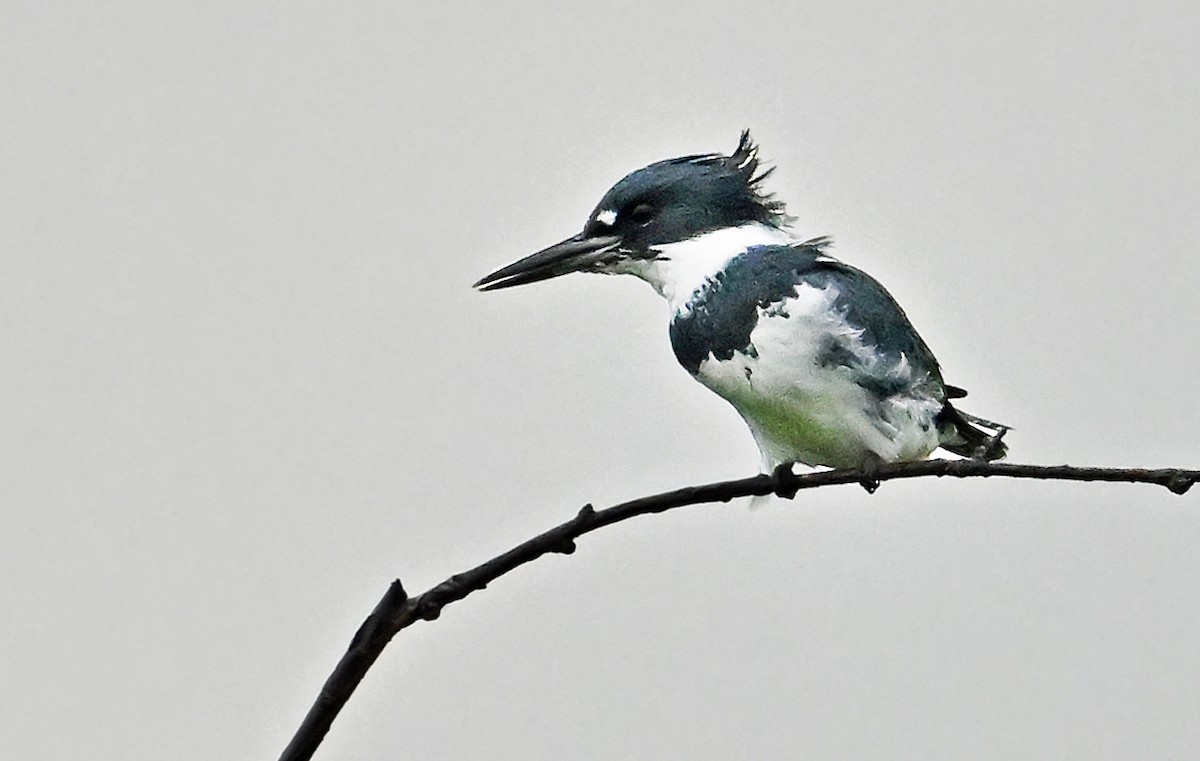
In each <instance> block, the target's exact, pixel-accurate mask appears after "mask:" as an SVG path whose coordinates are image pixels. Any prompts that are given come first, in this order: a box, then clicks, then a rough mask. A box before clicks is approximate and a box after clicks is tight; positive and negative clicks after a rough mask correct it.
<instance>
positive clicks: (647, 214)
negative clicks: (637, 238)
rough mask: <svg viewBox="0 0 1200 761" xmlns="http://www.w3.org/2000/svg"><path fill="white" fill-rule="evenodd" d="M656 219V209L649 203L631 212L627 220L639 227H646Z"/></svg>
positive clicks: (638, 206) (641, 204) (640, 205)
mask: <svg viewBox="0 0 1200 761" xmlns="http://www.w3.org/2000/svg"><path fill="white" fill-rule="evenodd" d="M653 218H654V207H653V206H651V205H650V204H648V203H639V204H638V205H637V206H634V207H633V209H632V210H631V211H630V212H629V214H628V216H627V219H629V221H631V222H633V223H634V224H637V225H644V224H646V223H648V222H649V221H650V220H651V219H653Z"/></svg>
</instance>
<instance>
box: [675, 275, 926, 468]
mask: <svg viewBox="0 0 1200 761" xmlns="http://www.w3.org/2000/svg"><path fill="white" fill-rule="evenodd" d="M836 296H837V293H836V290H835V289H833V288H828V289H820V288H815V287H811V286H800V287H799V288H798V292H797V295H796V296H795V297H793V298H789V299H787V300H786V301H784V302H783V304H782V305H781V307H782V308H779V307H776V308H772V309H769V310H762V309H760V310H759V311H760V314H759V319H758V323H757V325H756V326H755V328H754V330H753V331H752V332H751V334H750V342H751V344H752V345H753V347H754V350H755V351H753V352H750V353H742V352H735V353H734V355H733V357H732V358H730V359H728V360H718V359H715V358H713V357H712V356H711V355H710V356H709V357H708V358H707V359H705V360H704V361H703V362H702V363H701V364H700V368H699V373H698V374H697V378H698V380H700V382H701V383H703V384H704V385H706V386H708V387H709V388H711V389H712V390H713V391H715V392H717V393H718V394H720V395H721V396H723V397H724V398H725V399H727V400H729V402H730V403H732V404H733V406H734V407H735V408H736V409H737V410H738V412H740V413H741V415H742V417H743V418H744V419H745V420H746V423H747V424H748V425H749V426H750V430H751V432H752V433H753V434H754V438H755V440H756V441H757V442H758V447H759V450H760V451H761V453H762V462H763V467H764V468H766V469H768V470H769V469H771V468H774V467H776V466H778V465H780V464H782V463H785V462H791V461H799V462H803V463H806V464H808V465H825V466H829V467H839V468H857V467H862V466H863V465H864V464H868V463H870V462H871V461H874V460H876V459H877V460H878V461H882V462H897V461H903V460H920V459H924V458H925V457H927V456H928V455H929V453H930V452H932V451H933V450H934V449H936V448H937V446H938V433H937V426H936V425H935V422H934V419H935V417H936V416H937V414H938V413H939V411H940V410H941V408H942V403H941V402H940V401H939V400H937V399H936V398H934V397H933V396H932V395H931V393H930V391H929V390H928V385H927V383H928V378H927V377H926V376H924V375H922V376H921V377H914V373H913V370H912V368H911V366H910V365H909V363H908V361H907V359H906V358H905V357H903V356H901V357H900V358H899V359H896V358H895V357H894V356H893V357H891V358H888V357H885V356H880V355H878V354H877V353H876V352H875V351H874V349H873V347H870V346H866V345H864V344H863V342H862V340H861V331H859V330H856V329H855V328H853V327H852V326H850V325H848V324H847V323H846V322H845V321H844V320H843V319H842V318H841V317H840V315H839V314H838V313H837V312H836V311H835V310H834V309H833V308H832V302H833V300H834V299H835V298H836ZM784 315H786V316H784ZM833 341H837V342H838V346H839V347H840V349H841V350H842V351H848V352H851V353H852V354H853V356H854V357H855V358H856V359H857V360H858V361H857V362H856V363H855V366H854V367H853V368H852V367H848V366H845V365H841V364H838V363H836V362H831V361H830V356H829V353H828V347H829V346H830V344H831V342H833ZM864 374H865V376H867V377H869V379H871V380H873V381H877V383H868V384H867V386H864V385H862V384H861V381H862V380H863V378H864ZM879 386H887V387H889V388H892V389H894V392H888V393H887V394H886V395H883V394H881V393H880V392H879V391H878V387H879Z"/></svg>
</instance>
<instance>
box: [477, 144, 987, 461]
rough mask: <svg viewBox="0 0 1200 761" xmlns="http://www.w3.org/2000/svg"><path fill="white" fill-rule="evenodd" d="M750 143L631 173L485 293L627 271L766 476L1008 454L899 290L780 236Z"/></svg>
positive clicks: (487, 282)
mask: <svg viewBox="0 0 1200 761" xmlns="http://www.w3.org/2000/svg"><path fill="white" fill-rule="evenodd" d="M758 164H759V162H758V158H757V147H756V146H755V145H754V144H753V143H752V142H751V141H750V138H749V135H748V134H747V133H743V134H742V137H741V140H740V141H739V142H738V147H737V150H735V151H734V152H733V154H732V155H730V156H723V155H719V154H704V155H696V156H684V157H682V158H678V159H669V160H667V161H660V162H658V163H655V164H651V165H650V166H648V167H645V168H643V169H639V170H637V171H636V172H633V173H631V174H629V175H628V176H626V177H625V178H623V179H622V180H621V181H620V182H618V183H617V184H616V185H614V186H613V187H612V189H610V190H609V191H608V193H606V194H605V196H604V198H603V199H601V201H600V204H599V205H598V206H597V207H596V209H595V210H594V211H593V212H592V214H591V216H590V217H589V218H588V221H587V224H586V225H585V226H584V229H583V232H581V233H580V234H578V235H576V236H574V237H571V238H568V239H567V240H564V241H562V242H561V243H557V244H555V245H553V246H550V247H549V248H547V249H544V250H542V251H539V252H537V253H536V254H533V255H531V256H528V257H526V258H525V259H522V260H520V261H518V262H515V263H514V264H511V265H509V266H507V267H503V268H501V269H499V270H497V271H496V272H493V273H492V274H490V275H488V276H487V277H485V278H483V279H482V280H480V281H479V282H478V283H476V286H477V287H480V288H482V289H484V290H491V289H495V288H505V287H508V286H513V285H520V284H522V283H530V282H535V281H538V280H544V279H546V278H550V277H556V276H558V275H562V274H566V273H568V272H576V271H585V272H602V273H608V274H632V275H635V276H637V277H639V278H641V279H643V280H646V281H647V282H649V283H650V285H651V286H653V287H654V289H655V290H657V291H658V292H659V293H660V294H661V295H662V296H663V297H664V298H666V300H667V302H668V304H669V305H670V307H671V322H670V338H671V346H672V348H673V349H674V351H675V356H676V358H677V359H678V360H679V363H680V364H681V365H683V367H684V368H685V369H686V370H687V371H688V372H689V373H691V374H692V375H693V376H694V377H695V378H696V379H697V380H699V381H700V382H701V383H703V384H704V385H706V386H708V387H709V388H711V389H712V390H713V391H715V392H717V393H718V394H720V395H721V396H723V397H724V398H726V399H727V400H729V401H730V402H731V403H732V404H733V406H734V407H735V408H736V409H737V410H738V412H740V413H741V415H742V417H743V419H744V420H745V421H746V423H747V425H748V426H749V427H750V430H751V432H752V433H753V434H754V438H755V440H756V442H757V443H758V446H759V450H760V451H761V453H762V457H763V465H764V467H768V468H770V467H776V466H778V465H781V464H783V463H787V462H792V461H800V462H804V463H807V464H810V465H829V466H834V467H858V468H865V469H870V468H872V467H874V466H875V465H876V464H878V463H880V462H896V461H903V460H916V459H922V458H924V457H927V456H928V455H929V454H930V452H932V451H933V450H934V449H936V448H937V447H939V446H941V447H944V448H946V449H948V450H950V451H952V452H955V453H957V454H960V455H963V456H972V457H986V458H988V459H993V458H996V457H1002V456H1003V455H1004V451H1005V447H1004V445H1003V444H1002V443H1000V441H999V435H1000V434H1002V433H1003V431H1004V430H1005V429H1004V427H1003V426H1000V425H998V424H995V423H990V422H988V421H986V420H983V419H981V418H975V417H973V416H969V415H966V414H964V413H961V412H959V411H958V410H957V409H956V408H955V407H954V406H953V405H952V404H951V402H950V400H951V399H953V398H958V397H961V396H964V395H965V393H966V392H964V391H962V390H961V389H957V388H955V387H953V386H948V385H946V384H945V382H944V381H943V380H942V375H941V370H940V368H939V366H938V363H937V360H936V359H935V358H934V356H933V353H932V352H931V351H930V350H929V347H928V346H926V344H925V342H924V341H923V340H922V339H921V337H920V335H919V334H918V333H917V331H916V330H915V329H914V328H913V326H912V324H911V323H910V322H909V320H908V318H907V317H906V316H905V314H904V311H903V310H902V309H901V308H900V306H899V305H898V304H897V303H896V301H895V300H894V299H893V298H892V297H891V295H890V294H889V293H888V292H887V291H886V290H885V289H884V288H883V286H882V285H880V284H879V283H878V282H876V281H875V280H874V279H873V278H871V277H870V276H869V275H867V274H866V273H864V272H862V271H861V270H858V269H855V268H854V267H851V266H849V265H847V264H844V263H842V262H840V261H838V260H837V259H835V258H834V257H832V256H831V255H830V254H829V253H828V250H827V249H828V248H829V246H830V245H831V244H830V241H829V239H827V238H819V239H815V240H810V241H805V242H799V241H796V240H794V239H793V238H791V236H790V235H788V234H787V232H786V231H785V228H786V227H787V224H788V222H789V221H790V218H789V217H787V215H786V213H785V211H784V207H783V204H782V203H780V202H779V201H777V200H775V199H774V198H773V197H772V196H770V195H769V194H766V193H764V192H762V190H761V189H760V183H761V182H762V180H763V179H764V178H765V177H766V176H767V175H769V174H770V172H771V170H769V169H768V170H766V171H763V172H761V173H759V172H758Z"/></svg>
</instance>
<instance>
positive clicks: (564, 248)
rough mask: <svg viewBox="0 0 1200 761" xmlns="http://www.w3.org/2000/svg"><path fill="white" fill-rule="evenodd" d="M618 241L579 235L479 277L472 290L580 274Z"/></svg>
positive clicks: (492, 289)
mask: <svg viewBox="0 0 1200 761" xmlns="http://www.w3.org/2000/svg"><path fill="white" fill-rule="evenodd" d="M619 242H620V238H618V237H617V236H615V235H598V236H594V237H586V238H585V237H584V236H583V233H580V234H579V235H576V236H574V237H571V238H567V239H566V240H564V241H560V242H558V243H555V244H554V245H553V246H550V247H549V248H543V249H542V250H541V251H538V252H537V253H536V254H530V255H529V256H527V257H525V258H524V259H521V260H520V261H516V262H513V263H512V264H510V265H508V266H507V267H501V268H500V269H498V270H496V271H495V272H493V273H492V274H490V275H486V276H484V277H482V278H480V280H479V282H477V283H475V285H474V286H472V287H473V288H478V289H479V290H481V291H494V290H497V289H500V288H511V287H512V286H514V285H525V284H526V283H536V282H537V281H539V280H549V279H550V278H552V277H558V276H559V275H566V274H567V273H568V272H578V271H579V270H582V269H586V268H587V267H588V266H589V265H592V264H595V263H596V262H598V261H600V260H601V259H603V258H604V256H605V254H607V253H609V252H610V251H612V250H613V249H614V248H616V246H617V243H619Z"/></svg>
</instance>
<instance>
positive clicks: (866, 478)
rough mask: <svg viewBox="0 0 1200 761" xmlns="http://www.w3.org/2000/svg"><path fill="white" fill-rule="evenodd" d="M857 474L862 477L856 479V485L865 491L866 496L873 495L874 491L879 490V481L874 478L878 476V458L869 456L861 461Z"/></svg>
mask: <svg viewBox="0 0 1200 761" xmlns="http://www.w3.org/2000/svg"><path fill="white" fill-rule="evenodd" d="M858 472H859V473H861V474H862V477H861V478H859V479H858V485H859V486H861V487H862V488H864V489H866V491H867V494H874V493H875V490H876V489H878V488H879V479H878V478H876V476H877V475H878V474H879V458H878V457H875V456H871V457H868V458H867V459H866V460H863V463H862V465H860V466H859V468H858Z"/></svg>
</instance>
